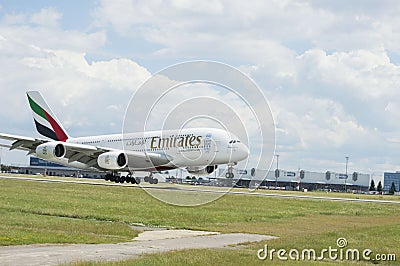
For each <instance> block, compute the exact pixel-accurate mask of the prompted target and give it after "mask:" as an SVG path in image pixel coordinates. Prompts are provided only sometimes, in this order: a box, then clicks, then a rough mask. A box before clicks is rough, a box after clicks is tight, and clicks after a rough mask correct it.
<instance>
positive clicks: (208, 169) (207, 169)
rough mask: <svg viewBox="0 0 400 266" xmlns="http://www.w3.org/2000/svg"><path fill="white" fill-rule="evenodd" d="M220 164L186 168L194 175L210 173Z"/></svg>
mask: <svg viewBox="0 0 400 266" xmlns="http://www.w3.org/2000/svg"><path fill="white" fill-rule="evenodd" d="M217 168H218V165H207V166H189V167H187V168H186V170H187V171H188V172H189V173H191V174H193V175H208V174H211V173H212V172H214V171H215V169H217Z"/></svg>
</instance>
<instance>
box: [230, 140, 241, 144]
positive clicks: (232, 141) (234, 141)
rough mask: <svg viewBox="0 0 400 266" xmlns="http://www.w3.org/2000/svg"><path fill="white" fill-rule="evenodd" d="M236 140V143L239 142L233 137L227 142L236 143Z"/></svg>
mask: <svg viewBox="0 0 400 266" xmlns="http://www.w3.org/2000/svg"><path fill="white" fill-rule="evenodd" d="M236 142H237V143H240V140H236V139H234V140H230V141H229V143H236Z"/></svg>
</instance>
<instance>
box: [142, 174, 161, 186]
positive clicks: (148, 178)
mask: <svg viewBox="0 0 400 266" xmlns="http://www.w3.org/2000/svg"><path fill="white" fill-rule="evenodd" d="M144 182H148V183H150V184H158V179H157V178H154V177H153V173H150V175H149V176H145V177H144Z"/></svg>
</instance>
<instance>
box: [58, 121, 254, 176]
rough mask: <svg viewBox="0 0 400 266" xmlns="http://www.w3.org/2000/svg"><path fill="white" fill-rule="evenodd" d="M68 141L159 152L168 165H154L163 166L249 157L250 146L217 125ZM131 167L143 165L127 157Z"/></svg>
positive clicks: (175, 166)
mask: <svg viewBox="0 0 400 266" xmlns="http://www.w3.org/2000/svg"><path fill="white" fill-rule="evenodd" d="M67 143H76V144H85V145H91V146H95V147H104V148H109V149H115V150H118V151H121V152H126V153H129V152H131V151H132V152H141V153H144V154H146V153H152V154H160V156H163V158H168V159H169V162H168V163H167V164H165V163H164V164H162V165H154V166H155V167H159V168H160V169H174V168H180V167H201V166H207V165H218V164H227V163H234V162H238V161H241V160H244V159H246V158H247V157H248V155H249V150H248V148H247V146H246V145H245V144H243V143H241V142H240V140H239V139H238V138H237V137H236V136H235V135H233V134H230V133H229V132H226V131H224V130H220V129H214V128H188V129H181V130H165V131H148V132H137V133H127V134H113V135H101V136H90V137H80V138H70V139H68V140H67ZM128 157H129V156H128ZM55 162H57V163H60V164H63V165H68V166H71V167H77V168H88V166H87V165H85V164H82V163H79V162H71V163H68V160H65V159H63V158H60V159H57V160H55ZM128 167H129V168H130V169H132V168H138V169H140V168H141V167H137V166H136V165H135V162H132V161H130V160H128ZM143 168H151V167H143Z"/></svg>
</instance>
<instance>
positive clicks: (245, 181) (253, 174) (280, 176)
mask: <svg viewBox="0 0 400 266" xmlns="http://www.w3.org/2000/svg"><path fill="white" fill-rule="evenodd" d="M220 171H223V170H220ZM220 173H221V174H222V172H220ZM234 181H235V182H236V186H240V187H250V188H252V187H253V188H255V187H259V188H266V189H282V190H283V189H284V190H303V189H307V190H331V191H368V189H369V185H370V183H371V177H370V175H369V174H362V173H358V172H354V173H350V174H347V175H346V174H343V173H336V172H330V171H327V172H325V173H321V172H311V171H305V170H300V171H287V170H282V169H279V170H270V171H267V170H258V169H254V168H253V169H250V170H236V173H235V177H234Z"/></svg>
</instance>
